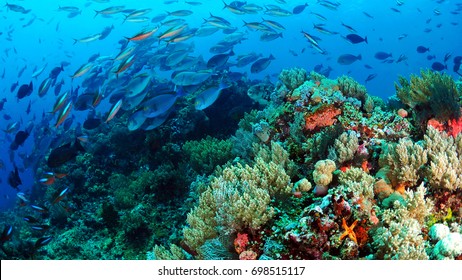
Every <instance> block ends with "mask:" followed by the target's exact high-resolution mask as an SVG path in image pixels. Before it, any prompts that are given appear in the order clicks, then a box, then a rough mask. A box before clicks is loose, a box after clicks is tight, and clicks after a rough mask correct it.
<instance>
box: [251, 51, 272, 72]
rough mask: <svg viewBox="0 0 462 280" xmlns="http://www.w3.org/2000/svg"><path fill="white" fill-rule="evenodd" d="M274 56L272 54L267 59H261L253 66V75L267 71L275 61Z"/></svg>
mask: <svg viewBox="0 0 462 280" xmlns="http://www.w3.org/2000/svg"><path fill="white" fill-rule="evenodd" d="M274 59H275V58H274V56H273V55H272V54H270V55H269V56H268V57H266V58H260V59H258V60H257V61H255V62H254V63H252V65H251V66H250V72H251V73H253V74H256V73H260V72H261V71H263V70H265V69H266V68H267V67H268V66H269V65H270V63H271V61H272V60H274Z"/></svg>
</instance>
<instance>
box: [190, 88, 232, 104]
mask: <svg viewBox="0 0 462 280" xmlns="http://www.w3.org/2000/svg"><path fill="white" fill-rule="evenodd" d="M228 87H229V85H227V84H225V83H223V82H220V85H219V86H218V87H216V86H215V87H210V88H208V89H206V90H204V91H202V92H201V93H199V94H198V95H197V96H196V98H195V101H194V107H195V108H196V110H204V109H206V108H208V107H209V106H210V105H212V104H213V103H215V101H216V100H217V99H218V96H220V93H221V91H222V90H223V89H226V88H228Z"/></svg>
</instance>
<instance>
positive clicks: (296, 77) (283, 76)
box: [279, 68, 306, 90]
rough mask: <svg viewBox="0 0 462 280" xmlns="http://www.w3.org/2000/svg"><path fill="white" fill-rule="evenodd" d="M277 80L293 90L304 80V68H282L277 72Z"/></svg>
mask: <svg viewBox="0 0 462 280" xmlns="http://www.w3.org/2000/svg"><path fill="white" fill-rule="evenodd" d="M279 80H281V82H282V83H283V84H284V85H285V86H286V87H287V88H288V89H289V90H294V89H296V88H298V87H299V86H301V85H302V84H303V82H305V80H306V70H305V69H303V68H292V69H284V70H282V71H281V73H280V74H279Z"/></svg>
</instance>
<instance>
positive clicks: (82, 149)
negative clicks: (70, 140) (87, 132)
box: [74, 138, 85, 153]
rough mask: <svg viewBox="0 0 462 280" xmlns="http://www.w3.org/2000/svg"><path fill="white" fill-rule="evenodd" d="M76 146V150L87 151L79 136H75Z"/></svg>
mask: <svg viewBox="0 0 462 280" xmlns="http://www.w3.org/2000/svg"><path fill="white" fill-rule="evenodd" d="M74 148H75V149H76V151H80V152H84V153H85V149H84V148H83V146H82V144H80V141H79V139H78V138H75V142H74Z"/></svg>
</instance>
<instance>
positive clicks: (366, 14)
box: [363, 11, 374, 19]
mask: <svg viewBox="0 0 462 280" xmlns="http://www.w3.org/2000/svg"><path fill="white" fill-rule="evenodd" d="M363 15H365V16H366V17H368V18H372V19H373V18H374V17H373V16H372V15H371V14H369V13H367V12H364V11H363Z"/></svg>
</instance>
